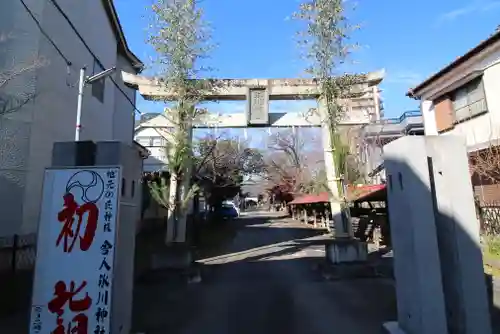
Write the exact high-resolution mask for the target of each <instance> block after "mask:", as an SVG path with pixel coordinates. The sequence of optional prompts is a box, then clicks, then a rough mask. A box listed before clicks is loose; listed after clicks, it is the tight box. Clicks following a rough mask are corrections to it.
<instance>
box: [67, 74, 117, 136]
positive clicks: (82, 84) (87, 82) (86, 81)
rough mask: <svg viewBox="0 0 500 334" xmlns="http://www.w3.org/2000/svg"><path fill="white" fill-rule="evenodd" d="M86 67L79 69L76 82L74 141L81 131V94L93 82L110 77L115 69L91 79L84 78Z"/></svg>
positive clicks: (95, 75)
mask: <svg viewBox="0 0 500 334" xmlns="http://www.w3.org/2000/svg"><path fill="white" fill-rule="evenodd" d="M86 69H87V68H86V66H84V67H82V68H81V69H80V79H79V81H78V102H77V105H76V128H75V141H80V132H81V130H82V104H83V92H84V88H85V86H87V85H92V84H93V83H94V82H96V81H99V80H101V79H104V78H106V77H108V76H110V75H111V74H112V73H113V72H114V71H115V70H116V67H112V68H110V69H107V70H104V71H102V72H100V73H97V74H94V75H93V76H91V77H85V70H86Z"/></svg>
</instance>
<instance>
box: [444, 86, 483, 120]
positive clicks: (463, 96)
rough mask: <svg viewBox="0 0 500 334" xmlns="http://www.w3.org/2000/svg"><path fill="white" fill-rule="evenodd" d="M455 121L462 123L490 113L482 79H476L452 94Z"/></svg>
mask: <svg viewBox="0 0 500 334" xmlns="http://www.w3.org/2000/svg"><path fill="white" fill-rule="evenodd" d="M451 101H452V104H453V111H454V121H455V122H461V121H464V120H466V119H469V118H472V117H474V116H477V115H480V114H483V113H485V112H487V111H488V108H487V106H486V98H485V95H484V86H483V80H482V77H479V78H476V79H474V80H472V81H470V82H468V83H466V84H465V85H463V86H462V87H460V88H458V89H457V90H455V91H454V92H453V93H452V94H451Z"/></svg>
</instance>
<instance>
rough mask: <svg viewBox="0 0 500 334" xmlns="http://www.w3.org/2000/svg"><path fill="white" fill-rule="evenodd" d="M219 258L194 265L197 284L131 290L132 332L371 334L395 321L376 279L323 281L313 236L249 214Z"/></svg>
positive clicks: (385, 288) (159, 283) (385, 286)
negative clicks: (133, 293) (135, 294)
mask: <svg viewBox="0 0 500 334" xmlns="http://www.w3.org/2000/svg"><path fill="white" fill-rule="evenodd" d="M234 224H239V229H238V233H237V234H236V236H235V238H234V239H233V241H232V242H231V243H230V244H229V245H228V246H227V247H225V248H224V249H223V250H221V251H220V255H218V256H216V257H214V258H210V259H203V260H201V261H199V262H200V265H201V271H202V278H203V280H202V282H201V283H198V284H188V285H186V284H184V285H182V284H176V283H172V282H169V281H168V280H163V279H159V280H154V281H153V282H154V283H148V284H146V285H143V286H141V287H136V291H137V292H138V294H139V297H136V301H135V326H134V327H135V329H136V331H137V332H144V333H147V334H155V333H158V334H160V333H162V334H163V333H165V334H166V333H169V334H247V333H248V334H250V333H251V334H256V333H258V334H268V333H269V334H271V333H272V334H281V333H283V334H299V333H300V334H326V333H328V334H332V333H335V334H353V333H356V334H362V333H366V334H371V333H377V334H379V333H383V331H382V327H381V326H382V323H383V322H384V321H387V320H392V319H394V317H395V306H396V305H395V301H394V292H393V287H392V285H391V284H390V283H388V282H386V281H383V280H380V279H358V280H350V281H334V282H332V281H330V282H329V281H326V280H325V279H324V278H323V276H322V275H321V272H320V271H319V270H318V269H317V268H318V264H319V263H321V262H322V261H323V259H324V250H323V248H322V246H320V245H318V244H317V243H315V242H314V240H315V239H317V238H319V234H320V232H318V231H316V230H311V229H306V228H304V227H303V226H301V225H299V224H296V223H291V222H290V221H289V220H283V219H279V218H277V217H276V216H274V217H273V216H269V214H268V213H259V212H254V213H251V214H247V215H243V216H242V218H241V219H239V220H237V221H235V222H234Z"/></svg>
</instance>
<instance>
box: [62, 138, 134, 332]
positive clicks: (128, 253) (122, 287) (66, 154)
mask: <svg viewBox="0 0 500 334" xmlns="http://www.w3.org/2000/svg"><path fill="white" fill-rule="evenodd" d="M116 165H119V166H121V167H122V180H121V183H122V184H121V189H122V194H121V196H120V203H119V213H120V216H119V221H118V222H117V223H118V224H117V226H119V231H118V233H117V234H116V243H115V259H114V275H113V278H112V279H113V285H112V286H113V291H112V295H113V298H112V314H110V315H109V316H110V319H111V329H112V332H111V333H112V334H118V333H130V328H131V318H132V296H133V284H134V255H135V236H136V231H137V227H138V226H139V222H140V203H141V195H142V193H141V191H140V177H141V175H142V159H141V158H140V156H139V152H138V151H137V149H135V148H134V147H132V146H129V145H127V144H124V143H121V142H114V141H109V142H97V143H93V142H60V143H54V146H53V151H52V166H54V167H79V166H116Z"/></svg>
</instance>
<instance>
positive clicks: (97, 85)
mask: <svg viewBox="0 0 500 334" xmlns="http://www.w3.org/2000/svg"><path fill="white" fill-rule="evenodd" d="M102 71H103V69H102V68H101V66H99V64H98V63H97V61H96V60H95V59H94V69H93V70H92V75H95V74H97V73H100V72H102ZM105 80H106V78H102V79H101V80H97V81H94V82H93V83H92V85H91V86H92V96H93V97H95V98H96V99H98V100H99V101H101V103H104V85H105V82H106V81H105Z"/></svg>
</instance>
